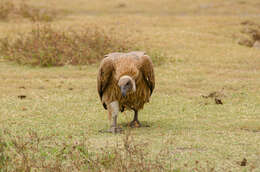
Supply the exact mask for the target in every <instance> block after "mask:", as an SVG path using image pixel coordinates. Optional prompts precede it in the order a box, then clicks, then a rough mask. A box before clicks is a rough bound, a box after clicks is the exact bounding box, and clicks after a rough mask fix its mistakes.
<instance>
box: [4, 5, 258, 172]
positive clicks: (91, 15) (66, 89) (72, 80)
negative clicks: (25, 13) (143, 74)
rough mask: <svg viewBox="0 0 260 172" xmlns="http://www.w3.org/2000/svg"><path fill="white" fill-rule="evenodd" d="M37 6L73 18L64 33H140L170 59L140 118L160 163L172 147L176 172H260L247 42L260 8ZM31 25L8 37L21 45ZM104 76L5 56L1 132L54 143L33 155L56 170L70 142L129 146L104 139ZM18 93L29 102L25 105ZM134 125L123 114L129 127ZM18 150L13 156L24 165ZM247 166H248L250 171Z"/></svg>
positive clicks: (136, 132) (253, 52)
mask: <svg viewBox="0 0 260 172" xmlns="http://www.w3.org/2000/svg"><path fill="white" fill-rule="evenodd" d="M28 3H30V4H33V5H35V6H44V7H49V8H54V9H57V10H65V11H68V15H67V16H64V17H62V18H61V19H59V20H56V21H55V22H53V23H52V24H53V25H54V26H55V27H56V28H58V29H59V28H60V29H61V30H66V29H72V28H73V29H76V28H79V27H80V26H82V25H85V24H87V25H91V24H94V25H99V26H100V27H103V28H104V29H111V28H114V30H115V31H117V32H118V34H119V35H120V34H124V33H127V34H129V33H131V36H132V37H134V38H135V39H137V40H140V41H139V43H140V44H143V45H146V46H147V45H149V46H150V47H154V48H156V49H160V50H162V51H163V52H165V54H166V55H167V60H166V63H165V64H164V65H161V66H157V67H156V68H155V72H156V81H157V83H156V89H155V93H154V95H153V96H152V99H151V103H150V104H149V105H147V106H146V107H145V108H144V110H143V111H142V112H140V120H141V122H143V123H148V124H149V125H151V127H150V128H140V129H131V135H132V136H133V137H135V139H136V140H137V142H138V141H141V140H143V141H144V142H146V143H147V144H148V146H146V150H148V151H149V152H150V154H151V159H153V158H154V157H153V156H155V155H157V153H158V152H159V151H160V150H161V149H162V148H164V149H165V150H167V151H168V152H167V151H165V152H163V155H164V157H165V160H164V161H165V162H169V161H171V162H172V166H171V169H172V170H173V169H176V171H178V170H179V171H210V170H211V169H212V171H229V170H231V171H259V169H260V165H259V164H260V149H259V148H260V144H259V143H260V135H259V133H260V127H259V126H260V116H259V114H260V53H259V52H260V50H259V49H257V48H248V47H244V46H241V45H239V44H238V41H239V39H240V38H241V29H243V26H242V25H241V22H243V21H245V20H251V21H258V20H259V17H258V16H257V14H258V9H259V7H260V4H259V2H258V1H257V0H248V1H245V0H239V1H237V0H230V1H224V0H218V1H214V2H212V1H210V0H196V1H191V0H183V1H178V0H175V1H171V0H163V1H152V0H132V1H123V0H116V1H101V0H97V1H90V0H87V1H86V0H75V1H67V0H57V1H51V0H48V1H44V2H43V1H42V2H39V1H36V0H30V1H28ZM31 27H32V24H31V23H30V22H28V21H21V22H16V23H12V22H3V23H1V25H0V36H1V37H4V36H7V35H8V36H10V37H12V36H15V35H16V34H18V33H25V32H28V30H30V28H31ZM96 73H97V65H89V66H74V67H71V66H65V67H59V68H56V67H55V68H38V67H36V68H31V67H28V66H18V65H16V64H13V63H10V62H6V61H4V60H3V59H1V57H0V104H1V107H0V115H1V118H0V120H1V122H0V125H1V130H4V129H7V130H10V131H11V133H12V134H13V135H15V136H20V138H22V139H25V140H26V139H28V133H29V131H30V130H33V131H35V132H37V133H38V134H39V135H40V136H43V137H47V136H50V137H51V138H50V139H47V140H46V141H43V142H42V143H41V144H40V145H39V149H38V150H39V151H36V152H33V154H34V155H35V156H36V159H37V156H39V157H40V158H38V159H41V158H42V156H46V157H47V160H46V161H45V163H47V164H48V163H50V164H51V163H54V164H55V162H56V160H57V157H56V155H57V154H58V153H57V152H58V150H59V149H60V148H62V145H63V144H64V143H66V144H68V145H69V146H73V145H76V144H77V143H78V142H81V140H82V138H83V137H84V138H85V137H87V139H86V140H87V142H88V145H87V146H89V147H88V148H89V150H90V151H93V152H95V151H101V150H100V149H99V148H103V147H105V146H106V145H109V146H114V145H115V144H116V143H119V144H122V138H124V137H125V135H116V136H114V135H109V134H107V135H105V134H100V133H98V132H97V131H98V130H99V129H102V128H105V127H107V116H106V112H105V111H104V110H103V109H102V105H101V104H100V102H99V99H98V95H97V93H96ZM71 88H72V89H71ZM214 91H219V92H221V93H222V94H223V95H222V97H221V100H222V101H223V105H217V104H215V102H214V99H210V98H208V99H205V98H202V97H201V95H208V94H209V93H211V92H214ZM18 95H26V96H27V97H26V98H25V99H23V100H21V99H19V98H17V96H18ZM131 118H132V116H131V114H130V113H126V115H124V114H122V115H120V118H119V123H120V124H121V125H124V124H125V123H127V122H128V121H130V120H131ZM124 129H125V130H128V129H127V128H124ZM2 133H4V132H3V131H2ZM2 137H4V138H6V139H7V140H8V139H10V138H9V136H8V135H7V134H2ZM9 146H10V148H9V149H10V150H6V153H7V155H10V156H11V155H12V156H11V158H14V157H15V156H14V154H12V146H11V145H9ZM48 146H49V147H48ZM85 146H86V145H85ZM166 148H167V149H166ZM101 152H102V151H101ZM30 153H32V152H30V151H29V156H31V155H33V154H30ZM45 153H46V154H45ZM64 155H67V154H64ZM243 158H246V159H247V164H246V166H240V165H241V161H242V160H243ZM21 159H22V158H19V156H18V158H17V159H15V160H17V162H21ZM31 159H33V158H32V157H31ZM76 159H77V158H76ZM32 162H33V161H32ZM62 162H63V163H64V164H65V165H64V166H63V168H62V170H63V171H66V170H68V169H69V168H66V167H70V168H73V169H74V170H76V171H77V169H76V165H75V164H73V161H70V160H67V161H66V160H63V161H62ZM109 163H110V162H109ZM109 163H108V164H109ZM38 165H39V164H38ZM110 165H111V164H110ZM112 166H113V165H111V168H112ZM113 167H114V166H113ZM167 168H168V167H167ZM104 169H106V170H107V171H109V168H105V167H104ZM104 169H103V170H104ZM39 170H43V169H39ZM81 170H83V169H81ZM106 170H104V171H106Z"/></svg>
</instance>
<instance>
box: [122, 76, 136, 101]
mask: <svg viewBox="0 0 260 172" xmlns="http://www.w3.org/2000/svg"><path fill="white" fill-rule="evenodd" d="M118 86H119V87H120V90H121V94H122V96H123V97H125V96H126V95H127V93H129V92H135V90H136V86H135V81H134V80H133V78H131V77H130V76H127V75H124V76H122V77H120V79H119V81H118Z"/></svg>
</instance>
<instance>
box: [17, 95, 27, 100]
mask: <svg viewBox="0 0 260 172" xmlns="http://www.w3.org/2000/svg"><path fill="white" fill-rule="evenodd" d="M18 98H19V99H25V98H26V95H19V96H18Z"/></svg>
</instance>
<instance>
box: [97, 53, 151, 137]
mask: <svg viewBox="0 0 260 172" xmlns="http://www.w3.org/2000/svg"><path fill="white" fill-rule="evenodd" d="M154 86H155V78H154V69H153V63H152V60H151V59H150V57H149V56H148V55H146V54H145V53H144V52H129V53H111V54H108V55H106V56H105V58H104V59H103V60H102V62H101V64H100V67H99V71H98V76H97V90H98V93H99V97H100V99H101V102H102V104H103V106H104V108H105V109H107V110H108V114H109V116H108V117H109V120H110V123H111V128H110V129H109V130H108V131H109V132H112V133H116V132H119V131H120V130H121V129H120V128H118V127H117V115H118V113H119V111H121V112H123V111H124V110H125V109H127V110H133V111H134V119H133V121H132V122H131V123H130V126H132V127H133V126H140V122H139V121H138V110H140V109H142V108H143V106H144V104H145V103H147V102H149V98H150V96H151V95H152V93H153V90H154ZM111 116H112V121H111Z"/></svg>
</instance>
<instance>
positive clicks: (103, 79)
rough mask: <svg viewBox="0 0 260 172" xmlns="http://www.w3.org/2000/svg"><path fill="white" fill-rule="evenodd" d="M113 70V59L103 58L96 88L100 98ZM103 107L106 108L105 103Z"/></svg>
mask: <svg viewBox="0 0 260 172" xmlns="http://www.w3.org/2000/svg"><path fill="white" fill-rule="evenodd" d="M113 71H114V66H113V59H112V58H111V57H106V58H104V59H103V60H102V62H101V64H100V67H99V71H98V76H97V90H98V94H99V97H100V99H101V100H102V96H103V93H104V91H105V89H106V87H107V86H108V84H109V82H110V80H111V77H112V73H113ZM104 108H105V109H106V105H104Z"/></svg>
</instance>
